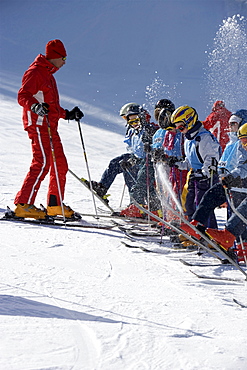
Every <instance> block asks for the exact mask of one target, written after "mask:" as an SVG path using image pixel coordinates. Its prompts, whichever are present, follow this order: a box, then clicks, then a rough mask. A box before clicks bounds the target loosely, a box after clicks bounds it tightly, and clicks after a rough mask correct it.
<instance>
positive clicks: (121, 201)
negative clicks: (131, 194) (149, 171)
mask: <svg viewBox="0 0 247 370" xmlns="http://www.w3.org/2000/svg"><path fill="white" fill-rule="evenodd" d="M125 188H126V184H125V183H124V186H123V191H122V196H121V200H120V205H119V207H120V208H121V207H122V204H123V198H124V193H125Z"/></svg>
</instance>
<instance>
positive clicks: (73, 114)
mask: <svg viewBox="0 0 247 370" xmlns="http://www.w3.org/2000/svg"><path fill="white" fill-rule="evenodd" d="M65 111H66V116H65V119H68V120H72V119H75V120H76V121H79V120H80V119H81V118H82V117H84V114H83V112H82V111H81V110H80V109H79V108H78V107H74V108H73V109H72V110H71V111H69V110H67V109H65Z"/></svg>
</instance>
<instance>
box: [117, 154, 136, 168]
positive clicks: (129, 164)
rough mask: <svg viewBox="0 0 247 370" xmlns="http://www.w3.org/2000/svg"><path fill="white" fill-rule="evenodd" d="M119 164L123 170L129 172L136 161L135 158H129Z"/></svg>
mask: <svg viewBox="0 0 247 370" xmlns="http://www.w3.org/2000/svg"><path fill="white" fill-rule="evenodd" d="M119 164H120V166H121V167H122V169H123V170H129V169H130V168H131V167H133V166H135V164H136V160H135V158H132V157H130V158H129V159H127V161H126V159H122V160H121V161H120V162H119Z"/></svg>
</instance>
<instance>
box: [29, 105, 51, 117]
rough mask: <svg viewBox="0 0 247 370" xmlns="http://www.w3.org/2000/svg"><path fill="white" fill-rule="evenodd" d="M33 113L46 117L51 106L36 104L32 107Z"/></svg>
mask: <svg viewBox="0 0 247 370" xmlns="http://www.w3.org/2000/svg"><path fill="white" fill-rule="evenodd" d="M31 111H32V112H34V113H36V114H38V116H41V117H44V116H45V115H46V114H48V112H49V104H47V103H36V104H33V105H32V106H31Z"/></svg>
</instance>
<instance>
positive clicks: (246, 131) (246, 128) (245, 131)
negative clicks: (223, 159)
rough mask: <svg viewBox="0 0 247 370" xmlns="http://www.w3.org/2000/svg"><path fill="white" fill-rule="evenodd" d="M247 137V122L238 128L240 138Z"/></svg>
mask: <svg viewBox="0 0 247 370" xmlns="http://www.w3.org/2000/svg"><path fill="white" fill-rule="evenodd" d="M241 137H247V123H245V124H244V125H243V126H241V127H240V128H239V130H238V138H239V139H240V138H241Z"/></svg>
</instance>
